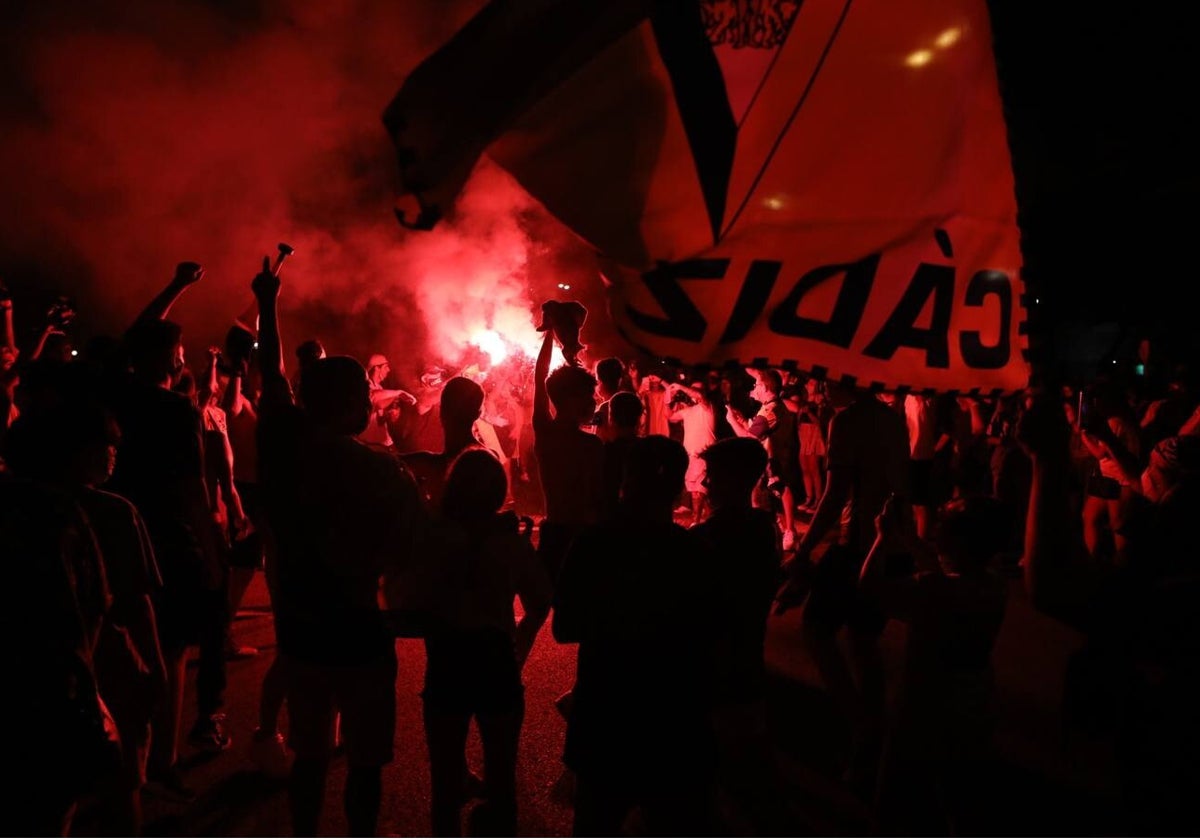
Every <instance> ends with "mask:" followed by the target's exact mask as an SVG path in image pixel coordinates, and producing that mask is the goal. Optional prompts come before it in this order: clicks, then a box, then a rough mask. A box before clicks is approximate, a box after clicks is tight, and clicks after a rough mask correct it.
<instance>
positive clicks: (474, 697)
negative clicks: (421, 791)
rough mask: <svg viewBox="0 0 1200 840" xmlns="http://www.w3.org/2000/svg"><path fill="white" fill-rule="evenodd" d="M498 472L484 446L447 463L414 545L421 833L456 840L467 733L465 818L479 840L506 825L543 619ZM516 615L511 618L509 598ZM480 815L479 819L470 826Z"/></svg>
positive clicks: (542, 596)
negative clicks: (424, 829)
mask: <svg viewBox="0 0 1200 840" xmlns="http://www.w3.org/2000/svg"><path fill="white" fill-rule="evenodd" d="M507 494H508V482H507V478H506V476H505V474H504V467H503V466H502V465H501V464H500V462H499V461H497V460H496V458H495V457H494V456H493V455H492V454H491V453H490V452H488V451H487V450H486V449H482V448H479V447H470V448H467V449H465V450H464V451H462V452H461V453H460V454H459V455H458V456H457V457H456V458H455V460H454V462H453V465H452V466H451V468H450V470H449V475H448V476H447V479H446V485H445V492H444V493H443V494H442V495H441V499H440V508H441V509H440V517H439V518H438V520H437V521H436V522H434V523H431V524H430V526H429V535H428V538H427V539H425V540H423V541H422V542H421V547H422V554H421V557H420V559H419V560H418V561H416V562H419V563H421V564H427V565H428V566H429V575H430V582H429V585H428V588H427V589H426V590H425V593H424V594H425V595H426V596H427V601H426V604H427V609H429V610H430V611H431V613H432V617H431V622H430V627H429V628H428V630H427V631H426V633H425V651H426V668H425V690H424V692H423V693H422V695H421V696H422V697H423V698H424V709H425V738H426V742H427V744H428V747H429V762H430V781H431V783H432V800H433V803H432V815H433V834H434V835H435V836H439V837H441V836H459V835H460V834H461V831H460V826H461V816H460V812H461V808H462V804H463V801H464V798H465V797H464V781H465V780H466V779H467V778H468V772H467V766H466V756H465V749H466V742H467V731H468V727H469V725H470V722H471V719H472V718H474V719H475V721H476V724H477V725H478V727H479V735H480V740H481V741H482V743H483V761H484V779H483V781H484V792H485V797H486V800H487V801H486V806H485V807H482V809H481V810H477V811H476V812H475V813H474V814H473V817H474V818H475V822H476V827H477V829H478V830H480V831H481V832H482V833H483V834H485V835H488V836H512V835H515V834H516V830H517V788H516V773H517V744H518V741H519V739H520V733H521V723H522V720H523V719H524V715H525V699H524V691H525V689H524V686H523V685H522V682H521V669H522V667H523V666H524V664H525V660H526V658H527V657H528V656H529V651H530V650H531V649H532V647H533V643H534V640H535V639H536V638H537V633H538V630H539V629H540V628H541V626H542V624H543V623H544V622H545V620H546V616H547V615H548V614H549V612H550V598H551V586H550V580H549V578H548V577H547V576H546V572H545V570H544V569H543V568H542V566H541V564H540V563H538V560H537V557H536V555H535V554H534V551H533V546H532V544H531V543H530V541H529V538H528V535H527V534H523V533H521V532H520V523H519V522H518V519H517V517H516V515H515V514H513V513H512V512H507V513H499V510H500V508H501V506H502V505H503V504H504V500H505V497H506V496H507ZM514 597H519V598H520V599H521V608H522V611H523V613H524V615H523V616H522V618H521V620H520V621H519V622H518V621H516V620H515V617H514V613H513V599H514ZM480 817H485V818H484V819H480Z"/></svg>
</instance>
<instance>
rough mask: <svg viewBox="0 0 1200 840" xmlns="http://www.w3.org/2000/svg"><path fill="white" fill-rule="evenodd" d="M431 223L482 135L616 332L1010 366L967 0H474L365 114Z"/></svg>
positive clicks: (998, 234) (664, 353)
mask: <svg viewBox="0 0 1200 840" xmlns="http://www.w3.org/2000/svg"><path fill="white" fill-rule="evenodd" d="M384 124H385V126H386V127H387V129H388V131H389V132H390V134H391V136H392V138H393V140H394V142H395V145H396V148H397V152H398V155H399V160H400V166H401V176H402V184H403V195H402V197H401V202H402V203H403V202H409V203H411V204H412V207H413V208H415V209H417V210H419V212H418V213H416V214H414V213H413V212H412V210H411V209H410V210H409V212H408V214H405V213H401V212H399V211H398V215H400V217H401V221H402V222H404V223H406V224H408V225H410V226H414V227H425V228H428V227H431V226H433V225H434V224H436V222H437V220H438V218H439V217H440V215H441V214H442V213H444V212H446V211H448V210H449V208H451V207H452V206H453V202H454V199H455V196H456V195H457V193H458V191H459V190H460V189H461V187H462V185H463V183H464V182H465V181H466V179H467V177H468V176H469V174H470V172H471V170H472V168H473V167H474V165H475V164H476V162H477V161H478V160H479V158H480V156H481V155H484V154H486V155H488V156H489V157H490V158H492V159H494V160H495V161H496V162H498V163H499V164H500V165H501V166H502V167H504V168H505V169H506V170H508V171H509V172H510V173H512V175H513V176H514V177H515V178H516V179H517V180H518V182H520V184H521V185H522V186H523V187H524V188H525V189H526V190H527V191H528V192H529V193H530V194H531V195H532V196H534V197H535V198H536V199H538V200H539V201H540V202H541V203H542V204H543V205H544V206H545V207H546V208H547V209H548V210H549V211H550V212H551V213H553V214H554V215H555V216H557V217H558V218H559V219H561V220H562V221H563V222H564V223H565V224H566V225H567V226H568V227H569V228H570V229H572V230H573V231H574V232H575V233H576V234H578V236H580V237H581V238H582V239H583V240H585V241H586V242H587V243H589V245H590V246H592V247H593V248H594V249H595V250H596V252H597V254H598V256H599V259H600V271H601V274H602V276H603V278H604V280H605V282H606V284H607V286H608V293H609V302H610V311H611V315H612V319H613V322H614V324H615V326H616V328H617V329H618V330H619V331H620V332H621V334H622V335H623V336H624V337H625V338H626V339H627V340H628V341H629V342H630V343H631V344H633V345H635V346H637V347H640V348H643V349H645V350H647V351H648V352H651V353H652V354H654V355H656V356H659V357H663V358H672V359H677V360H679V361H681V362H684V363H689V364H692V363H708V364H717V365H720V364H725V363H730V362H735V363H737V364H743V365H765V364H769V365H777V366H782V367H794V368H796V369H797V370H801V371H808V372H812V373H815V374H817V375H820V376H827V377H834V378H838V379H843V380H846V381H853V382H855V383H858V384H860V385H863V386H869V387H873V388H876V389H885V390H926V391H940V392H945V391H961V392H985V393H988V392H1000V391H1011V390H1015V389H1019V388H1022V387H1024V386H1025V385H1026V384H1027V381H1028V377H1029V367H1028V362H1027V347H1026V344H1027V342H1026V335H1025V333H1026V330H1025V312H1026V310H1025V301H1024V294H1023V286H1022V283H1021V280H1020V276H1019V275H1020V265H1021V256H1020V248H1019V234H1018V228H1017V223H1016V201H1015V196H1014V188H1013V178H1012V169H1011V162H1010V157H1009V150H1008V144H1007V134H1006V130H1005V124H1004V119H1003V114H1002V111H1001V106H1000V97H999V91H998V85H997V79H996V70H995V62H994V57H993V53H992V39H991V30H990V25H989V19H988V13H987V8H986V5H985V2H984V0H691V1H690V2H689V0H681V1H680V2H675V0H491V2H489V3H487V4H486V5H485V6H484V7H483V8H482V9H481V10H480V11H479V13H478V14H477V15H476V16H475V17H474V18H472V19H471V20H470V21H469V22H468V23H467V25H466V26H464V27H463V28H462V29H461V30H459V32H457V33H456V34H455V35H454V36H453V37H452V38H451V39H450V40H449V41H448V42H447V43H446V44H445V45H443V46H442V47H441V48H440V49H438V50H437V51H435V52H434V53H433V54H432V55H431V56H429V57H428V58H427V59H426V60H425V61H424V62H422V63H421V64H420V65H419V66H418V67H417V68H416V69H415V70H414V71H413V72H412V73H411V74H410V75H409V77H408V78H407V79H406V80H405V81H404V83H403V85H402V86H401V88H400V90H399V91H398V93H397V94H396V96H395V98H394V99H393V100H392V102H391V103H390V104H389V105H388V107H387V109H386V111H385V113H384Z"/></svg>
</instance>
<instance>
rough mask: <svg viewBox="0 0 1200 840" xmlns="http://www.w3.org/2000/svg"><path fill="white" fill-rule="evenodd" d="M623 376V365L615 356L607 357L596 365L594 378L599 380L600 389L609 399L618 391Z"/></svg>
mask: <svg viewBox="0 0 1200 840" xmlns="http://www.w3.org/2000/svg"><path fill="white" fill-rule="evenodd" d="M624 376H625V365H624V364H623V363H622V362H621V360H620V359H618V358H617V357H616V356H609V357H608V358H607V359H601V360H600V361H598V362H597V363H596V378H597V379H598V380H600V388H601V389H602V390H603V391H604V393H605V394H606V395H608V396H610V397H611V396H612V395H613V394H615V393H616V392H617V391H618V390H619V389H620V387H621V379H622V378H623V377H624Z"/></svg>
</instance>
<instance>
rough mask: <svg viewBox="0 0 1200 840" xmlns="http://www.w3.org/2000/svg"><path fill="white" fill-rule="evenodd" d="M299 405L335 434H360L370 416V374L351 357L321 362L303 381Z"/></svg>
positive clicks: (307, 372) (339, 357)
mask: <svg viewBox="0 0 1200 840" xmlns="http://www.w3.org/2000/svg"><path fill="white" fill-rule="evenodd" d="M300 402H301V403H302V404H303V406H304V410H305V411H306V412H308V415H309V417H311V418H312V419H313V420H314V421H316V422H317V423H318V424H319V425H321V426H323V427H325V428H326V429H327V430H329V431H331V432H333V433H334V434H339V435H357V434H361V433H362V431H363V429H365V428H367V421H368V420H369V419H370V417H371V392H370V388H369V387H368V385H367V372H366V371H365V370H364V369H363V366H362V365H361V364H359V362H358V360H357V359H354V358H351V357H350V356H327V357H326V358H324V359H318V360H317V361H315V362H313V364H312V367H310V368H309V369H308V370H306V371H305V372H304V376H303V378H301V380H300Z"/></svg>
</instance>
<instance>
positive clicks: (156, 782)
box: [142, 767, 196, 803]
mask: <svg viewBox="0 0 1200 840" xmlns="http://www.w3.org/2000/svg"><path fill="white" fill-rule="evenodd" d="M142 790H143V791H144V792H145V793H147V794H149V795H150V796H154V797H157V798H159V799H162V800H165V801H167V802H179V803H184V802H194V801H195V799H196V791H194V790H192V789H191V788H190V787H188V786H187V785H186V784H184V783H183V776H182V775H180V773H179V768H178V767H171V768H170V769H168V770H164V771H162V772H160V773H148V774H147V776H146V784H144V785H142Z"/></svg>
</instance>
